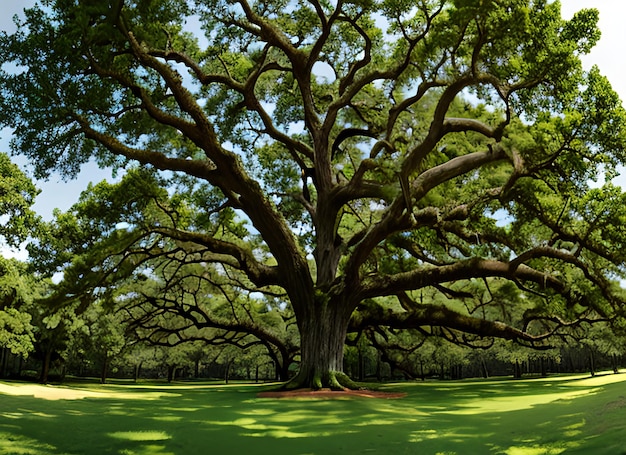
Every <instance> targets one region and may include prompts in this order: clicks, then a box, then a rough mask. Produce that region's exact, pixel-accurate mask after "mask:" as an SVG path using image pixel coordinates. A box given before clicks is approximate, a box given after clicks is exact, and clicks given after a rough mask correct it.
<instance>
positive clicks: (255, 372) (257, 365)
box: [254, 363, 259, 383]
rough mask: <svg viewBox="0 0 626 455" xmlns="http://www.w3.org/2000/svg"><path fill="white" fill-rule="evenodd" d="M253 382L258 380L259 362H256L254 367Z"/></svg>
mask: <svg viewBox="0 0 626 455" xmlns="http://www.w3.org/2000/svg"><path fill="white" fill-rule="evenodd" d="M254 382H256V383H258V382H259V364H258V363H257V364H256V368H255V369H254Z"/></svg>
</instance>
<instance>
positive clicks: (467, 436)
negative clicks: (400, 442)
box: [409, 430, 493, 443]
mask: <svg viewBox="0 0 626 455" xmlns="http://www.w3.org/2000/svg"><path fill="white" fill-rule="evenodd" d="M492 434H493V433H488V434H478V433H457V432H455V431H446V432H442V431H440V430H419V431H413V432H411V434H410V436H409V442H410V443H419V442H424V441H428V440H432V439H443V440H446V441H454V442H467V441H468V440H471V439H476V438H488V437H489V436H491V435H492Z"/></svg>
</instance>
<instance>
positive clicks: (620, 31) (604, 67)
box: [0, 0, 626, 219]
mask: <svg viewBox="0 0 626 455" xmlns="http://www.w3.org/2000/svg"><path fill="white" fill-rule="evenodd" d="M2 2H3V4H2V6H1V7H0V12H1V14H0V30H6V31H9V32H11V31H13V30H14V29H15V27H14V25H13V21H12V17H13V15H14V14H18V13H20V12H21V11H22V10H23V9H24V8H25V7H29V6H32V5H33V4H34V3H35V2H34V0H17V1H16V0H13V1H9V0H2ZM561 5H562V14H563V17H565V18H569V17H571V16H572V14H574V12H575V11H578V10H580V9H582V8H589V7H594V8H598V9H599V10H600V29H601V30H602V38H601V40H600V42H599V44H598V45H597V46H596V47H595V48H594V49H593V51H592V52H591V54H590V55H587V56H585V57H584V59H583V63H584V64H585V67H586V68H590V67H591V66H592V65H594V64H595V65H598V67H599V68H600V70H601V71H602V73H603V74H604V75H606V76H607V77H608V78H609V80H610V81H611V84H612V85H613V87H614V89H615V90H616V91H617V92H618V93H619V94H620V96H621V98H622V100H626V76H624V75H625V74H626V57H624V55H625V54H626V53H625V52H624V50H625V48H626V27H624V23H623V20H624V17H626V2H625V1H624V0H562V1H561ZM9 140H10V131H8V130H0V151H3V152H7V151H8V150H9ZM15 161H16V162H17V163H18V164H19V165H20V166H21V167H23V168H24V169H25V170H28V162H26V160H24V159H22V160H20V159H16V160H15ZM110 177H111V172H110V171H107V170H101V169H98V167H97V166H95V165H93V164H92V165H86V166H84V168H83V171H82V172H81V174H80V175H79V177H78V179H76V180H72V181H68V182H64V181H62V180H61V179H60V177H59V176H57V175H53V176H51V178H50V179H49V180H48V181H46V182H44V181H38V182H37V186H38V187H39V188H40V189H41V190H42V191H41V194H40V195H39V196H38V198H37V201H36V203H35V210H36V211H37V212H38V213H39V214H40V215H42V216H43V217H44V218H45V219H50V218H51V215H52V211H53V209H55V208H59V209H61V210H66V209H68V208H69V207H70V206H71V205H72V204H73V203H74V202H76V201H77V199H78V197H79V195H80V192H81V191H82V190H83V189H85V188H86V186H87V184H88V183H89V182H99V181H101V180H102V179H106V178H110ZM616 183H617V184H620V185H621V186H622V187H623V188H626V172H625V173H624V175H623V177H620V178H618V179H617V181H616Z"/></svg>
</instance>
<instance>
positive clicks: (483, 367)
mask: <svg viewBox="0 0 626 455" xmlns="http://www.w3.org/2000/svg"><path fill="white" fill-rule="evenodd" d="M480 368H481V370H482V373H483V378H485V379H487V378H488V377H489V369H488V368H487V362H485V359H483V358H482V356H481V359H480Z"/></svg>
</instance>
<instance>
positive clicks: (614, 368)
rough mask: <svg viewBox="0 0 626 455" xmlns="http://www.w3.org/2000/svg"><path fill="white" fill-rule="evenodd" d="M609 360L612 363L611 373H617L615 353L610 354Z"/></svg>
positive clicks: (617, 366)
mask: <svg viewBox="0 0 626 455" xmlns="http://www.w3.org/2000/svg"><path fill="white" fill-rule="evenodd" d="M611 362H612V363H613V373H615V374H617V373H619V365H618V363H617V355H615V354H613V355H611Z"/></svg>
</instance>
